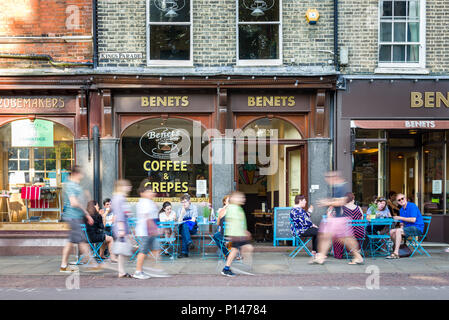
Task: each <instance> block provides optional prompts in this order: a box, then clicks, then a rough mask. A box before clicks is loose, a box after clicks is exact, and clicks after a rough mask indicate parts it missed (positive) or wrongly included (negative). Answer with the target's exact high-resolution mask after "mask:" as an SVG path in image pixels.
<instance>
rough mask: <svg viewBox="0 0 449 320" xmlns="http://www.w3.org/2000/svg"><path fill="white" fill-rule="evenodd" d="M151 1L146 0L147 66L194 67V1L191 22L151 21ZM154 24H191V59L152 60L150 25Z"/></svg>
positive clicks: (191, 5)
mask: <svg viewBox="0 0 449 320" xmlns="http://www.w3.org/2000/svg"><path fill="white" fill-rule="evenodd" d="M150 1H153V0H146V31H147V36H146V38H147V39H146V40H147V48H146V51H147V66H148V67H154V66H158V67H172V66H179V67H193V1H194V0H190V21H189V22H172V23H167V22H150ZM152 25H153V26H154V25H180V26H189V27H190V49H189V50H190V54H189V57H190V59H189V60H151V59H150V45H151V44H150V26H152Z"/></svg>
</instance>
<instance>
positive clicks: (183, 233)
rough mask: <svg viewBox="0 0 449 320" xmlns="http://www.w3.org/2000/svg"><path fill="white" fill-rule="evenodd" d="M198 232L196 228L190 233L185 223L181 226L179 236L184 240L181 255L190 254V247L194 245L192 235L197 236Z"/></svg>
mask: <svg viewBox="0 0 449 320" xmlns="http://www.w3.org/2000/svg"><path fill="white" fill-rule="evenodd" d="M197 231H198V229H196V228H194V229H193V230H192V231H190V230H189V226H188V224H187V223H183V224H181V225H180V226H179V234H180V235H181V239H182V247H181V253H185V254H189V245H190V244H191V243H192V239H191V238H190V235H193V234H196V232H197Z"/></svg>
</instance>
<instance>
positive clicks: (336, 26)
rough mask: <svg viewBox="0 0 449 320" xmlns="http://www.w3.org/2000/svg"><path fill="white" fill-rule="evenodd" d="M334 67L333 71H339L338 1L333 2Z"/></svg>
mask: <svg viewBox="0 0 449 320" xmlns="http://www.w3.org/2000/svg"><path fill="white" fill-rule="evenodd" d="M334 65H335V71H337V72H339V71H340V62H339V61H338V0H334Z"/></svg>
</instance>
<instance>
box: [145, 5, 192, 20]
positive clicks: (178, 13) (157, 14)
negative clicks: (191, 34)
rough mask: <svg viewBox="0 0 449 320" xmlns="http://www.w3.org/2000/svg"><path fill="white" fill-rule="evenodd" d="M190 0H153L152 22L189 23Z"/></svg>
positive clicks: (151, 8)
mask: <svg viewBox="0 0 449 320" xmlns="http://www.w3.org/2000/svg"><path fill="white" fill-rule="evenodd" d="M189 21H190V0H151V1H150V22H189Z"/></svg>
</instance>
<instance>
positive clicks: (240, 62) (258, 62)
mask: <svg viewBox="0 0 449 320" xmlns="http://www.w3.org/2000/svg"><path fill="white" fill-rule="evenodd" d="M274 1H276V0H274ZM278 1H279V21H278V22H273V21H269V22H268V21H246V22H240V21H239V19H240V17H239V0H235V3H236V8H235V10H236V15H235V25H236V54H237V55H236V62H237V66H238V67H244V66H280V65H282V64H283V58H282V53H283V52H282V46H283V41H282V40H283V33H282V28H283V24H282V0H278ZM249 24H254V25H258V24H259V25H268V24H269V25H277V26H278V27H279V39H278V40H279V42H278V48H279V57H278V59H240V58H239V57H240V47H239V40H240V34H239V26H240V25H249Z"/></svg>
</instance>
